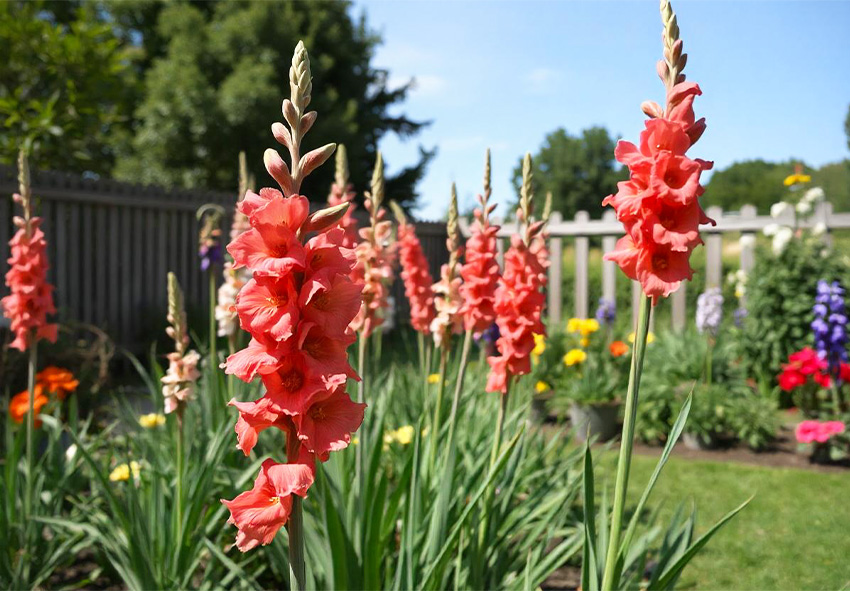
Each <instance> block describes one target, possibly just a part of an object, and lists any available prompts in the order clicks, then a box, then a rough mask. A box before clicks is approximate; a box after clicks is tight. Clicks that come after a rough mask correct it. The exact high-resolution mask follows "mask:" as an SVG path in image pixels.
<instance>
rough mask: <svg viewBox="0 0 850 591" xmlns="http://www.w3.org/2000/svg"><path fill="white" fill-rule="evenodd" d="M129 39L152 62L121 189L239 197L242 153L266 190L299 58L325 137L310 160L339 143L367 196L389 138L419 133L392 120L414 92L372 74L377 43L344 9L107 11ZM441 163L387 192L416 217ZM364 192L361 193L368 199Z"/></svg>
mask: <svg viewBox="0 0 850 591" xmlns="http://www.w3.org/2000/svg"><path fill="white" fill-rule="evenodd" d="M108 6H112V7H113V9H114V10H115V11H116V14H117V15H118V17H119V19H118V23H119V25H120V26H123V27H127V30H126V31H124V33H123V34H124V35H125V36H131V35H132V34H136V35H138V36H140V37H141V39H142V44H143V46H147V45H148V43H149V42H150V44H151V46H152V47H151V50H152V52H153V53H152V54H150V55H148V56H147V58H146V61H145V63H149V64H150V67H149V68H147V69H146V71H145V76H144V89H143V93H142V99H141V102H140V104H139V106H138V109H137V110H136V117H137V119H138V125H137V128H136V130H135V132H134V134H133V138H132V143H131V146H130V147H129V148H128V149H127V150H125V151H124V152H123V153H122V154H121V157H120V158H119V161H118V165H117V167H116V174H117V176H118V177H120V178H123V179H128V180H133V181H141V182H146V183H149V182H156V183H161V184H166V185H178V186H185V187H193V186H206V187H235V186H236V175H237V167H236V157H237V154H238V152H239V151H240V150H244V151H245V152H246V154H247V157H248V162H251V163H257V164H255V165H254V168H253V170H252V171H251V172H252V173H254V174H255V176H256V178H257V179H258V181H259V182H260V184H261V185H262V184H265V179H267V178H268V177H267V174H266V172H265V170H264V169H263V168H262V166H261V165H260V163H262V161H263V158H262V154H263V152H264V151H265V149H266V148H269V147H272V146H273V145H275V144H274V142H273V141H272V140H273V138H272V136H271V133H270V132H269V130H268V122H269V121H277V120H281V112H280V108H281V107H280V104H281V103H280V97H281V96H287V95H288V90H289V87H288V84H289V81H288V78H287V76H286V75H285V74H286V72H288V70H289V66H290V62H291V59H292V47H294V46H295V45H296V43H297V42H298V40H303V41H304V44H305V45H306V46H307V48H308V49H309V51H310V53H311V54H312V55H313V56H314V59H313V64H312V66H313V67H312V71H313V84H314V87H315V89H316V90H315V92H314V94H313V100H312V102H311V104H310V109H315V110H316V111H318V112H319V118H320V119H319V120H320V125H317V126H316V127H315V128H314V131H313V133H312V134H311V137H312V141H313V142H314V144H313V145H310V146H305V148H313V147H317V146H320V145H324V144H326V143H329V142H331V141H334V142H341V143H344V144H345V145H346V147H347V149H348V157H349V166H350V169H351V178H352V180H353V182H354V183H355V185H356V186H360V187H364V186H365V185H366V183H367V181H368V179H369V178H370V173H371V170H372V167H373V165H374V158H375V150H376V147H377V143H378V141H379V140H380V138H381V137H382V136H383V135H384V134H386V133H395V134H398V135H400V136H403V137H409V136H413V135H415V134H416V133H417V132H418V131H419V130H420V129H421V128H422V127H423V125H424V124H423V123H419V122H414V121H411V120H409V119H407V118H406V117H405V116H403V115H398V116H390V115H389V114H388V112H387V111H388V110H389V109H391V108H393V107H396V106H397V105H398V104H399V103H400V102H402V101H403V100H404V98H405V96H406V95H407V92H408V90H409V85H407V86H403V87H401V88H398V89H394V90H390V89H389V88H388V86H387V79H388V73H387V72H386V71H385V70H378V69H375V68H374V67H372V66H371V58H372V55H373V53H374V49H375V46H376V45H377V44H378V43H379V42H380V38H379V37H378V36H377V35H376V34H374V33H373V32H372V31H370V30H369V29H368V28H367V27H366V24H365V22H363V21H359V22H358V21H355V20H353V19H352V18H351V17H350V16H349V14H348V12H349V10H350V5H349V4H348V3H345V2H322V3H312V2H243V3H231V2H214V3H212V2H211V3H189V2H180V3H172V4H165V3H163V4H156V5H150V4H147V3H141V4H131V5H130V6H129V7H123V6H122V4H121V3H117V4H114V5H112V4H110V5H108ZM432 155H433V152H426V151H423V152H422V154H421V157H420V160H419V162H418V163H417V164H416V165H415V166H412V167H410V168H406V169H403V170H401V171H400V172H399V173H398V174H397V175H396V176H395V177H392V178H388V179H387V187H386V190H387V192H388V193H389V194H392V195H393V198H394V199H395V200H396V201H398V202H399V203H401V204H403V205H405V206H408V205H410V204H411V202H412V201H413V200H414V199H415V192H414V187H415V184H416V182H417V181H418V180H419V179H420V178H421V177H422V175H423V174H424V171H425V167H426V165H427V162H428V160H429V159H430V158H431V156H432ZM332 178H333V167H325V168H324V169H321V170H319V171H318V172H316V173H315V174H314V175H313V176H311V177H310V178H309V179H308V180H307V181H306V182H305V184H304V191H305V193H306V194H308V195H310V196H311V197H312V198H313V199H319V200H321V199H323V198H324V197H325V195H326V194H327V191H328V187H330V184H331V181H332ZM361 192H362V191H361Z"/></svg>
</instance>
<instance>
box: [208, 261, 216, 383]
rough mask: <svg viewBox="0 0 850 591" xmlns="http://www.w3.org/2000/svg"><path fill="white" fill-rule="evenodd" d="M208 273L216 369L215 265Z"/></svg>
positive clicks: (212, 349)
mask: <svg viewBox="0 0 850 591" xmlns="http://www.w3.org/2000/svg"><path fill="white" fill-rule="evenodd" d="M208 273H209V279H210V367H211V368H212V369H213V371H215V368H216V367H218V354H217V352H216V350H215V349H216V338H217V330H216V327H217V324H216V321H215V300H216V290H215V265H210V269H209V272H208Z"/></svg>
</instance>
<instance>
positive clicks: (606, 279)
mask: <svg viewBox="0 0 850 591" xmlns="http://www.w3.org/2000/svg"><path fill="white" fill-rule="evenodd" d="M602 221H603V222H608V223H614V222H616V221H617V214H615V213H614V212H613V211H612V210H610V209H608V210H606V211H605V213H604V214H602ZM616 247H617V237H616V236H603V237H602V254H603V255H606V254H608V253H609V252H612V251H613V250H614V249H615V248H616ZM617 271H618V267H617V263H615V262H614V261H606V260H604V259H603V261H602V297H603V298H604V299H606V300H608V301H610V302H614V303H616V302H617Z"/></svg>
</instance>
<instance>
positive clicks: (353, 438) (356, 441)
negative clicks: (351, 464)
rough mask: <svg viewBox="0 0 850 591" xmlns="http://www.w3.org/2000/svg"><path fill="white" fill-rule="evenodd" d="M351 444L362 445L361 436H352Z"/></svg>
mask: <svg viewBox="0 0 850 591" xmlns="http://www.w3.org/2000/svg"><path fill="white" fill-rule="evenodd" d="M351 445H360V438H359V437H357V436H356V435H355V436H354V437H352V438H351Z"/></svg>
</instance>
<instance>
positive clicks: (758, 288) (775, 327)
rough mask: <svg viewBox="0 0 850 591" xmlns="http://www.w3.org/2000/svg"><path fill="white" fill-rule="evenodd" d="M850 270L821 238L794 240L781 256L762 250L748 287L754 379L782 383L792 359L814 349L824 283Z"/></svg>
mask: <svg viewBox="0 0 850 591" xmlns="http://www.w3.org/2000/svg"><path fill="white" fill-rule="evenodd" d="M847 277H848V269H847V266H846V264H845V263H843V262H842V260H841V258H840V256H839V254H838V253H836V252H826V251H825V250H824V246H823V244H822V243H821V242H820V241H818V240H815V239H810V238H806V237H803V238H798V239H794V240H791V241H790V242H789V243H788V245H787V246H786V247H785V249H784V250H783V251H782V252H781V253H780V254H778V255H777V254H775V253H773V252H772V251H769V250H767V249H760V250H759V253H758V255H757V256H756V264H755V267H754V268H753V270H752V272H751V273H750V277H749V280H748V282H747V310H748V314H747V317H746V319H745V320H744V325H743V329H742V330H741V332H740V346H741V352H742V354H743V359H744V361H745V363H746V368H747V371H748V373H749V375H750V376H753V377H755V378H757V379H759V380H760V381H766V382H770V383H776V376H777V375H778V374H779V372H780V370H781V365H782V363H784V362H785V361H787V359H788V355H790V354H791V353H793V352H795V351H798V350H799V349H801V348H803V347H804V346H806V345H807V344H811V340H812V331H811V327H810V325H811V322H812V319H813V316H812V306H813V305H814V298H815V293H816V288H817V282H818V280H820V279H825V280H827V281H833V280H836V279H839V280H842V281H843V283H845V284H846V281H847Z"/></svg>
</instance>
